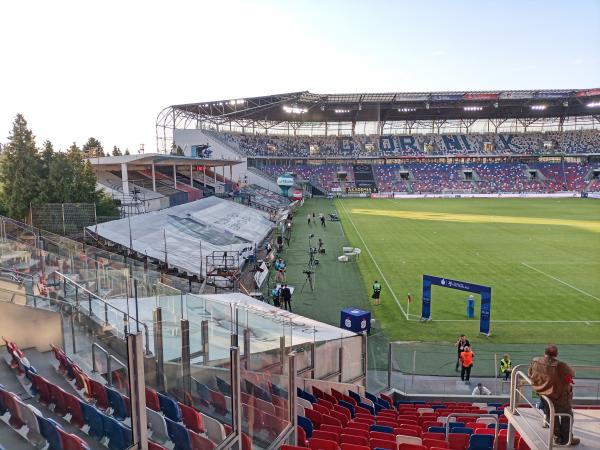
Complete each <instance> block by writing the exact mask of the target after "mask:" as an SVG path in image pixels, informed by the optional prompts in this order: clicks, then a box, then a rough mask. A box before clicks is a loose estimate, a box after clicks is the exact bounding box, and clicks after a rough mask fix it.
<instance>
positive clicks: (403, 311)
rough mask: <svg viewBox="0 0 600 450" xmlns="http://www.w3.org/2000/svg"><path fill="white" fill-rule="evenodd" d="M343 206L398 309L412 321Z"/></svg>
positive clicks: (344, 207) (343, 206)
mask: <svg viewBox="0 0 600 450" xmlns="http://www.w3.org/2000/svg"><path fill="white" fill-rule="evenodd" d="M341 205H342V208H343V209H344V213H345V214H346V217H348V220H349V221H350V224H351V225H352V227H353V228H354V231H356V234H357V235H358V238H359V239H360V241H361V242H362V244H363V245H364V246H365V250H366V251H367V253H368V254H369V257H370V258H371V261H373V264H375V267H376V268H377V271H378V272H379V274H380V275H381V278H382V280H383V281H384V283H385V284H386V286H387V287H388V289H389V291H390V293H391V294H392V297H394V300H395V301H396V304H397V305H398V308H400V311H402V314H404V317H405V318H406V320H410V319H409V318H408V314H407V313H406V311H405V310H404V308H403V307H402V305H401V304H400V301H398V297H396V293H395V292H394V290H393V289H392V287H391V286H390V283H388V280H387V278H386V277H385V275H384V274H383V272H382V271H381V268H380V267H379V264H377V261H375V258H374V257H373V254H372V253H371V250H369V246H368V245H367V243H366V242H365V240H364V239H363V237H362V234H361V233H360V231H358V228H356V225H354V221H353V220H352V217H350V214H349V213H348V210H347V209H346V205H344V203H343V202H341Z"/></svg>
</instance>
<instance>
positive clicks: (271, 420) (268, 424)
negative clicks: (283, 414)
mask: <svg viewBox="0 0 600 450" xmlns="http://www.w3.org/2000/svg"><path fill="white" fill-rule="evenodd" d="M263 424H264V428H265V430H267V432H268V433H269V436H270V437H271V439H274V438H276V437H277V436H279V435H280V434H281V432H282V431H283V430H284V429H285V427H286V426H287V425H288V422H287V421H285V420H283V419H280V418H279V417H275V416H272V415H271V414H267V413H264V414H263Z"/></svg>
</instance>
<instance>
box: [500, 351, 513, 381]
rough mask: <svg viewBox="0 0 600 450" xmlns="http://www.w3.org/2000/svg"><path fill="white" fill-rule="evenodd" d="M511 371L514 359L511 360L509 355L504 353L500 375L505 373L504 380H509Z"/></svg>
mask: <svg viewBox="0 0 600 450" xmlns="http://www.w3.org/2000/svg"><path fill="white" fill-rule="evenodd" d="M511 372H512V361H511V360H510V358H509V357H508V355H504V357H503V358H502V359H501V360H500V375H504V381H508V378H509V377H510V373H511Z"/></svg>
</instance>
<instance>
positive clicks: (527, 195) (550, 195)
mask: <svg viewBox="0 0 600 450" xmlns="http://www.w3.org/2000/svg"><path fill="white" fill-rule="evenodd" d="M567 197H580V194H579V192H553V193H543V192H539V193H537V192H526V193H518V192H504V193H497V194H402V193H394V198H567Z"/></svg>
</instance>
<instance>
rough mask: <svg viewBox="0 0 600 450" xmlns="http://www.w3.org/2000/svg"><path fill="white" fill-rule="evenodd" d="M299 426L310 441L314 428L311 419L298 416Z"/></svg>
mask: <svg viewBox="0 0 600 450" xmlns="http://www.w3.org/2000/svg"><path fill="white" fill-rule="evenodd" d="M298 426H300V427H302V429H303V430H304V432H305V433H306V438H307V439H310V438H311V437H312V432H313V429H314V427H313V424H312V421H311V420H310V419H308V418H306V417H304V416H298Z"/></svg>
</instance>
